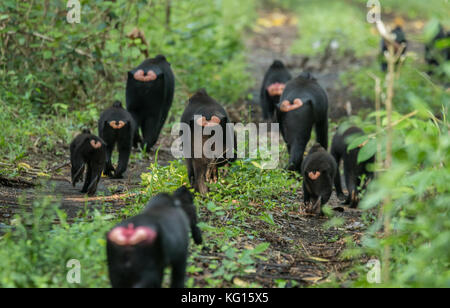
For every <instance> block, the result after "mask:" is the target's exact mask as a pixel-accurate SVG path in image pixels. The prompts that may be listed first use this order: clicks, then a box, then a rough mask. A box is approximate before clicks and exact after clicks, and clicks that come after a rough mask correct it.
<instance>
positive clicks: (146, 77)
mask: <svg viewBox="0 0 450 308" xmlns="http://www.w3.org/2000/svg"><path fill="white" fill-rule="evenodd" d="M133 77H134V79H136V80H137V81H141V82H150V81H155V80H156V79H157V78H158V76H157V75H156V73H155V72H154V71H152V70H149V71H148V72H147V74H145V72H144V71H143V70H138V71H137V72H136V73H134V76H133Z"/></svg>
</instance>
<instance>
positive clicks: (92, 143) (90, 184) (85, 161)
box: [70, 130, 106, 196]
mask: <svg viewBox="0 0 450 308" xmlns="http://www.w3.org/2000/svg"><path fill="white" fill-rule="evenodd" d="M105 161H106V146H105V143H104V141H103V140H102V139H100V138H99V137H97V136H94V135H92V134H91V132H90V131H89V130H83V132H82V134H80V135H78V136H77V137H76V138H75V139H74V140H73V141H72V143H71V144H70V162H71V165H72V168H71V175H72V184H73V186H74V187H75V185H76V184H77V183H78V182H80V181H81V180H82V178H83V175H84V170H85V169H87V172H86V178H85V182H84V185H83V189H82V190H81V192H82V193H87V194H88V195H90V196H91V195H94V194H95V192H96V191H97V185H98V183H99V181H100V179H101V177H102V172H103V169H104V168H105Z"/></svg>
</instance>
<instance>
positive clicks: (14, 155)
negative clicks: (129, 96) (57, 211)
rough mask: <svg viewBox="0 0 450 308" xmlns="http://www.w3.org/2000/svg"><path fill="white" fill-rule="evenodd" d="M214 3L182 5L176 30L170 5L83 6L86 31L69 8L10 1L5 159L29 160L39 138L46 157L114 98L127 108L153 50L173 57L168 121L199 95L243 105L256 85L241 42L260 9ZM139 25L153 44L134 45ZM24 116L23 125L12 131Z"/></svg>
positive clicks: (2, 69)
mask: <svg viewBox="0 0 450 308" xmlns="http://www.w3.org/2000/svg"><path fill="white" fill-rule="evenodd" d="M211 3H212V4H213V5H211ZM211 3H208V2H205V1H201V0H195V1H176V2H173V4H172V8H171V14H170V22H169V24H168V25H167V24H166V18H167V16H166V7H165V4H166V1H163V0H159V1H152V2H151V3H148V4H146V2H145V1H137V0H131V1H115V2H112V1H91V2H90V4H89V5H87V4H85V5H82V12H81V16H82V20H81V23H80V24H74V25H70V24H68V23H67V21H66V3H65V2H64V1H56V0H55V1H46V2H39V1H37V2H20V1H19V2H17V1H14V0H5V1H3V3H2V4H3V5H2V7H1V8H0V37H1V40H0V106H1V107H2V109H4V110H5V111H6V112H5V113H2V114H1V115H0V120H2V124H0V125H1V126H0V128H2V132H3V134H2V136H1V137H0V138H1V139H0V145H2V146H1V147H0V158H2V159H7V160H8V161H13V162H14V161H17V160H20V159H21V158H22V157H23V156H24V155H25V154H26V153H28V152H29V151H31V150H32V148H33V145H34V142H35V141H36V140H37V139H39V142H43V144H42V146H40V147H39V148H40V149H41V150H44V151H47V150H50V151H51V150H53V147H54V146H55V145H56V144H58V142H63V143H64V144H67V142H69V141H70V139H71V138H72V137H73V135H74V134H75V133H76V132H78V131H79V130H80V129H81V128H82V127H85V126H87V127H91V128H92V129H93V128H94V127H95V124H96V123H95V121H96V119H97V118H98V115H99V111H100V110H101V109H102V108H104V107H105V106H107V105H109V104H111V103H112V101H113V99H119V100H121V101H122V102H123V103H125V102H124V97H125V95H124V94H125V80H126V79H125V78H126V72H127V71H128V70H129V69H130V68H133V67H135V66H136V65H137V64H139V63H140V62H141V61H143V60H144V55H143V53H142V51H143V50H147V49H148V51H149V54H150V56H155V55H157V54H160V53H161V54H165V55H166V56H167V58H168V60H169V62H171V64H172V67H173V68H174V71H175V74H176V79H177V81H176V83H177V87H176V93H177V96H176V99H175V102H174V108H173V109H172V114H173V116H169V119H170V118H171V119H173V120H175V118H176V119H178V118H179V115H181V111H182V110H183V109H184V102H185V101H186V100H187V98H188V97H189V95H190V94H192V93H193V92H194V91H196V90H197V89H198V88H200V87H204V88H206V89H207V90H208V91H209V92H210V94H211V95H212V96H214V97H215V98H217V99H218V100H219V101H220V102H223V103H224V104H230V103H233V102H235V101H236V100H237V99H238V98H239V97H241V96H242V95H244V93H246V90H247V88H248V87H249V85H250V81H249V80H250V79H249V78H248V75H247V74H246V73H245V61H244V54H243V44H242V41H241V34H242V33H243V31H244V28H245V27H246V26H248V25H249V23H251V21H252V20H253V19H254V5H253V1H245V2H241V1H235V0H232V1H214V2H211ZM237 7H238V8H239V9H238V10H237V9H236V8H237ZM186 12H189V14H186ZM237 12H238V13H237ZM22 16H26V22H23V18H22ZM193 16H194V17H195V18H194V19H193V18H192V17H193ZM149 20H150V21H151V22H149ZM135 27H137V28H138V29H141V30H142V31H143V32H144V34H145V37H146V41H147V43H148V46H145V45H143V44H142V42H141V41H140V40H135V41H132V40H131V39H129V38H128V37H127V34H128V33H130V32H131V31H132V30H133V29H134V28H135ZM44 114H47V115H48V114H49V115H48V116H46V115H44ZM17 118H19V119H21V121H20V123H19V125H11V121H13V122H14V123H15V119H17ZM48 132H50V133H48ZM36 136H39V137H40V136H45V137H44V138H39V137H36ZM3 145H5V146H3Z"/></svg>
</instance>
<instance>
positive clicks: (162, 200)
mask: <svg viewBox="0 0 450 308" xmlns="http://www.w3.org/2000/svg"><path fill="white" fill-rule="evenodd" d="M129 224H133V225H134V226H136V227H149V228H151V229H153V230H155V231H156V232H157V237H156V240H155V241H154V242H153V243H151V244H146V243H140V244H137V245H135V246H119V245H117V244H115V243H113V242H111V241H110V240H109V238H108V235H107V246H106V252H107V257H108V269H109V277H110V280H111V285H112V287H113V288H160V287H161V284H162V281H163V275H164V269H165V268H166V267H168V266H170V267H171V269H172V281H171V287H172V288H183V287H184V282H185V277H186V262H187V257H188V246H189V229H191V231H192V235H193V238H194V241H195V243H196V244H201V242H202V235H201V232H200V229H198V227H197V214H196V209H195V205H194V204H193V198H192V195H191V193H190V192H189V191H188V190H187V189H186V188H185V187H182V188H180V189H178V190H177V191H176V192H175V193H174V194H173V195H172V196H171V195H168V194H159V195H157V196H156V197H154V198H153V199H152V200H151V201H150V202H149V203H148V205H147V207H146V209H145V210H144V211H143V212H142V214H140V215H138V216H135V217H133V218H130V219H128V220H126V221H124V222H122V223H120V224H118V225H117V226H115V227H114V228H113V230H114V229H115V228H117V227H127V226H128V225H129Z"/></svg>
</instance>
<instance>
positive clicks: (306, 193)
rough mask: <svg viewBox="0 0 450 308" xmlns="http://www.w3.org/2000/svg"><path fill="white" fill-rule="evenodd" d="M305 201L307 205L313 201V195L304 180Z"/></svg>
mask: <svg viewBox="0 0 450 308" xmlns="http://www.w3.org/2000/svg"><path fill="white" fill-rule="evenodd" d="M303 201H304V203H305V205H307V204H308V203H309V202H310V201H311V194H310V193H309V191H308V188H307V187H306V183H305V179H304V180H303Z"/></svg>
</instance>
